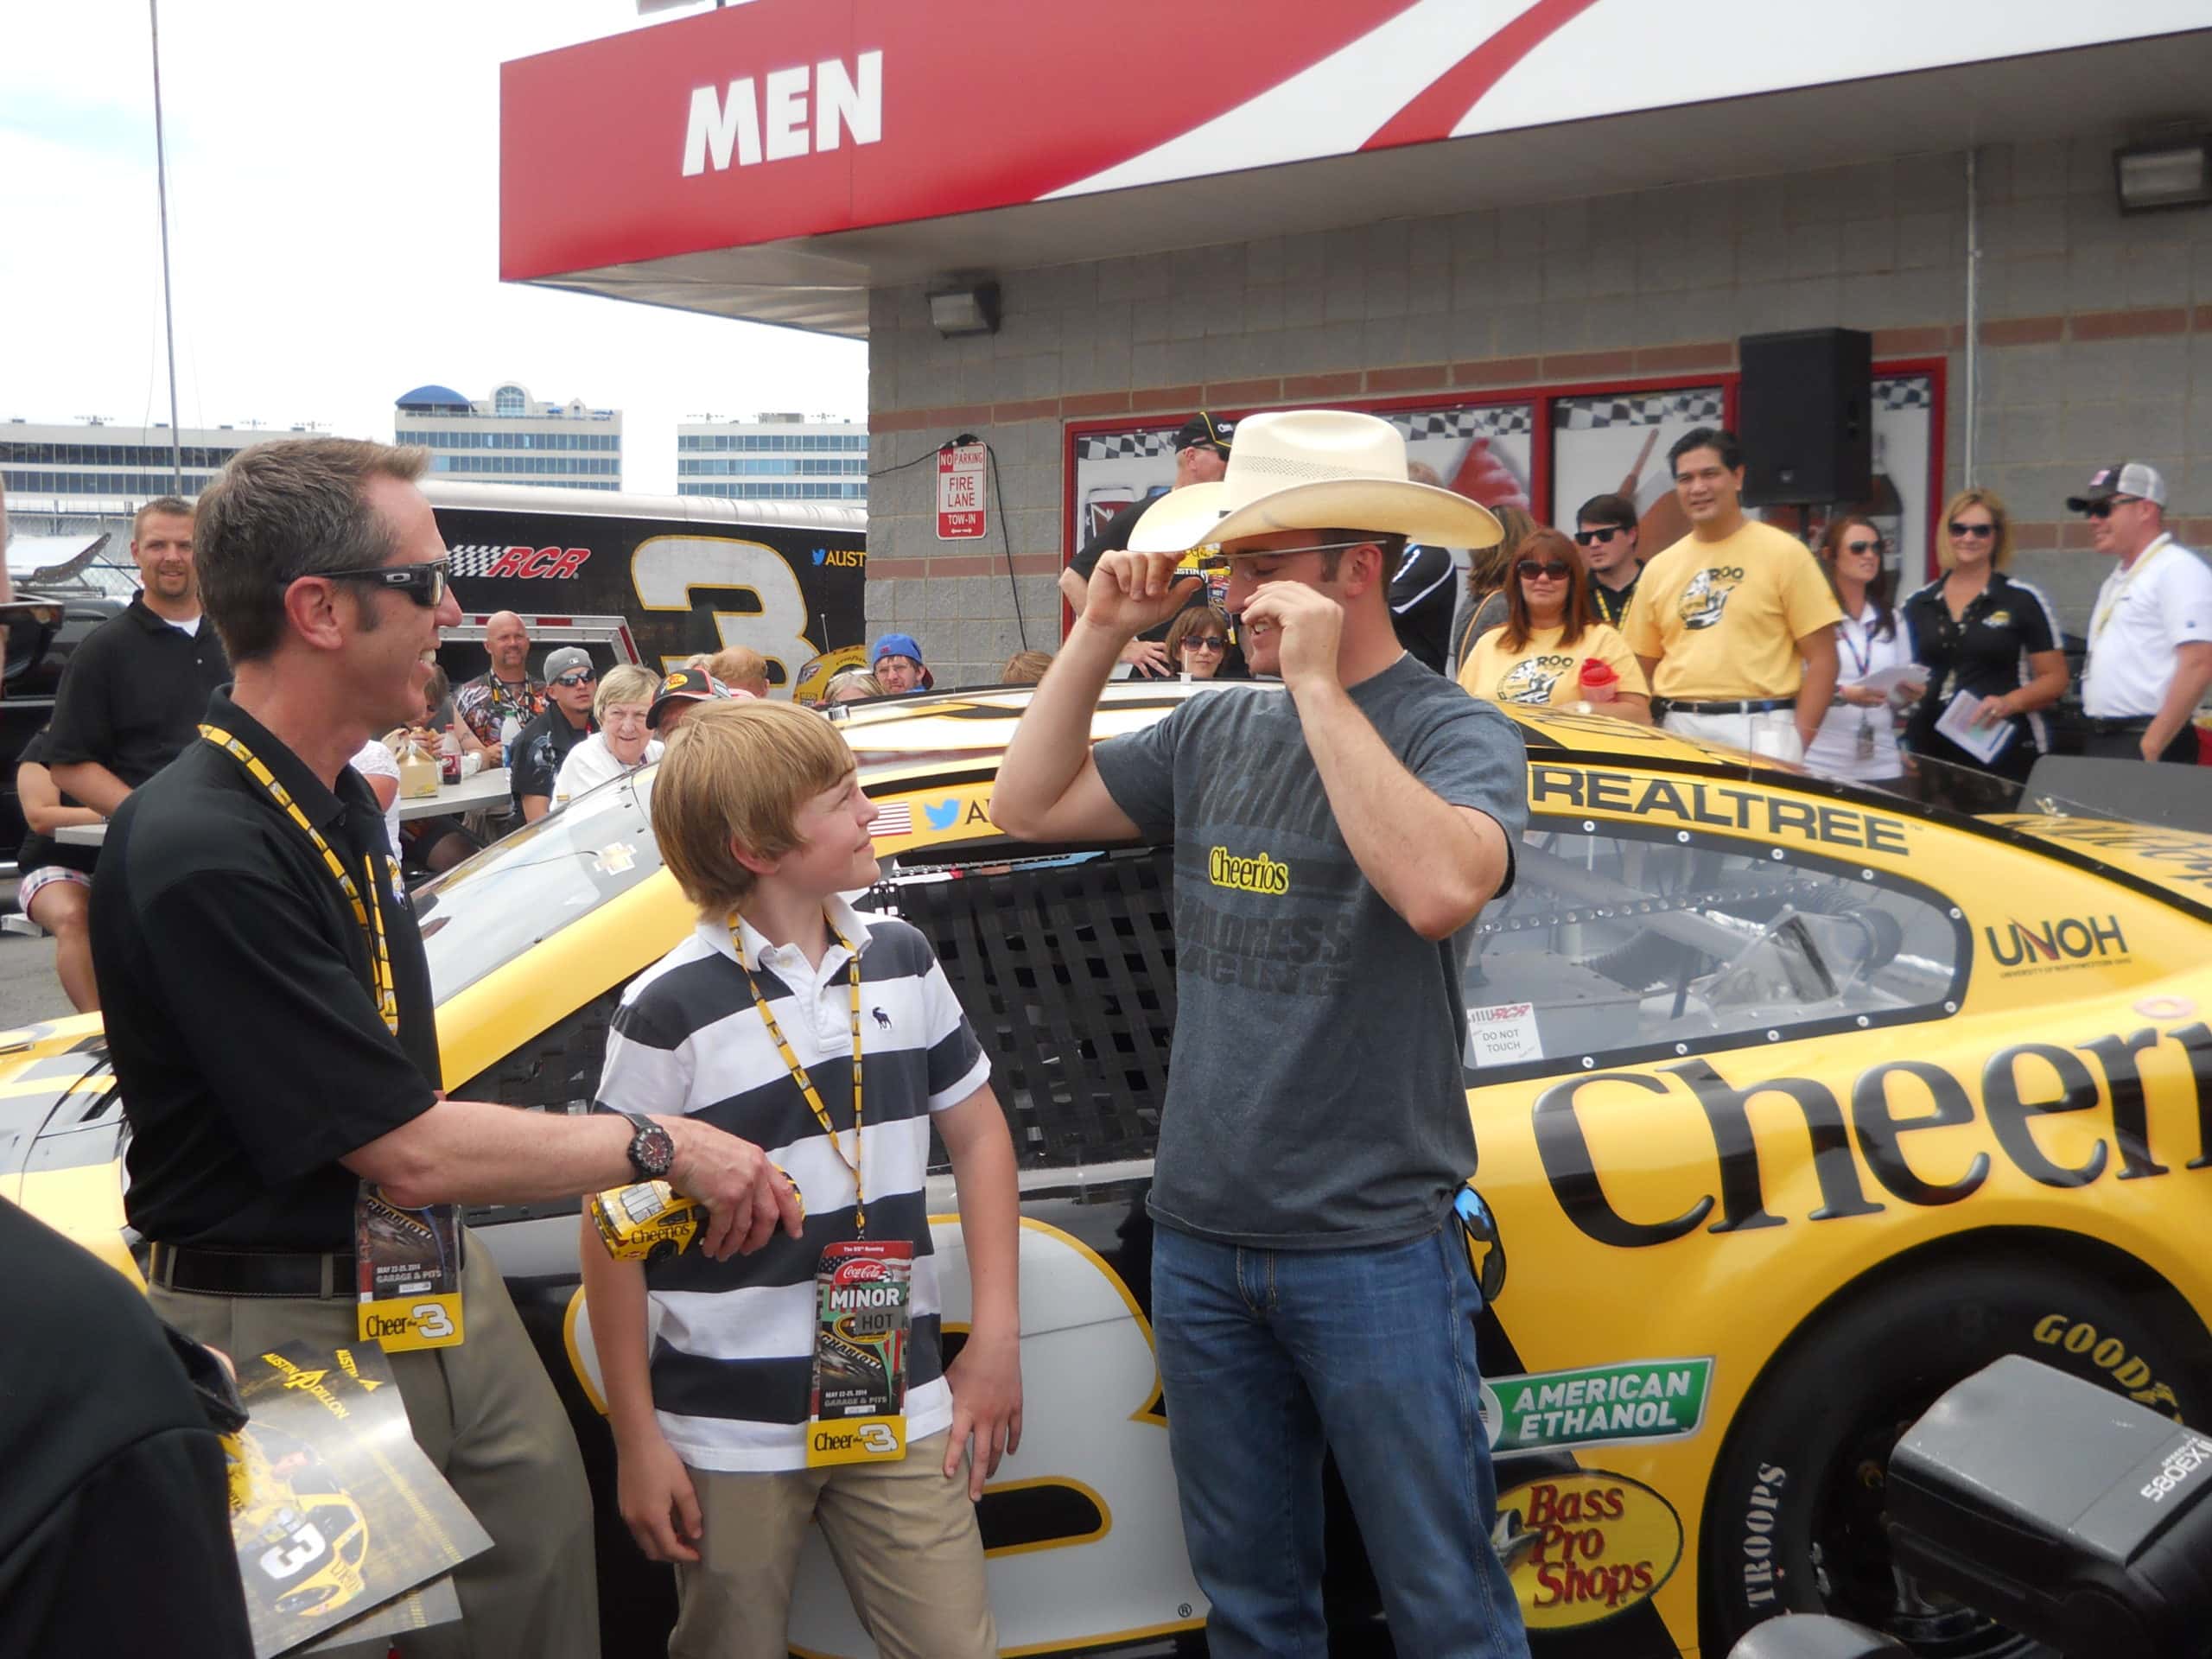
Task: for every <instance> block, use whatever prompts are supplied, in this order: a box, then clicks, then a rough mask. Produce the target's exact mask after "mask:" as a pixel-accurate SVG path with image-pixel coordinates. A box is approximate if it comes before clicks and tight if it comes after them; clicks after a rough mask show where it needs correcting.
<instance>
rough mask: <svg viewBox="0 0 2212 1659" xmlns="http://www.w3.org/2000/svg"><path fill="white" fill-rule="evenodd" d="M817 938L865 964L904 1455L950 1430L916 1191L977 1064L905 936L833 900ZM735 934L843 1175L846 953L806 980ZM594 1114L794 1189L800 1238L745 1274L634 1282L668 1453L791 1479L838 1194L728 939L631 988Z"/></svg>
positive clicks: (677, 1263)
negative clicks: (724, 1137)
mask: <svg viewBox="0 0 2212 1659" xmlns="http://www.w3.org/2000/svg"><path fill="white" fill-rule="evenodd" d="M829 919H830V921H831V923H832V924H833V925H835V926H836V929H837V930H838V931H840V932H842V934H843V935H844V936H845V937H846V938H849V939H852V940H854V941H855V944H857V945H858V947H859V949H860V955H861V1053H862V1057H863V1059H864V1061H865V1067H864V1087H865V1089H866V1091H867V1092H866V1096H865V1108H866V1115H867V1123H866V1127H865V1128H864V1131H863V1134H864V1135H865V1146H864V1147H863V1151H862V1156H861V1176H862V1179H864V1180H865V1181H866V1183H867V1194H868V1236H869V1237H870V1238H881V1239H902V1238H903V1239H908V1240H911V1241H912V1243H913V1245H914V1277H913V1290H912V1296H913V1300H912V1311H913V1336H912V1343H911V1344H910V1346H909V1348H908V1362H907V1371H906V1381H907V1389H906V1421H907V1435H908V1438H909V1440H910V1441H911V1440H920V1439H922V1438H923V1437H924V1436H925V1435H929V1434H934V1433H937V1432H938V1430H940V1429H943V1428H945V1427H950V1424H951V1421H952V1395H951V1391H950V1389H949V1388H948V1387H947V1386H946V1384H945V1382H944V1362H943V1358H942V1355H941V1352H940V1350H939V1346H938V1314H939V1309H940V1306H941V1302H940V1300H939V1296H938V1281H937V1264H936V1262H934V1261H933V1260H932V1259H931V1247H930V1225H929V1213H928V1204H927V1200H926V1198H925V1192H924V1182H925V1176H926V1173H927V1169H928V1163H929V1142H930V1130H929V1116H928V1115H929V1114H930V1113H931V1112H934V1111H942V1110H944V1109H945V1108H946V1107H948V1106H956V1105H957V1104H959V1103H961V1102H962V1101H963V1100H965V1099H967V1098H968V1097H969V1096H970V1095H972V1094H974V1093H975V1092H976V1090H977V1089H979V1088H981V1087H982V1085H983V1084H985V1083H987V1082H988V1081H989V1078H990V1062H989V1060H988V1058H986V1057H985V1056H984V1053H983V1051H982V1045H981V1044H980V1043H978V1042H977V1041H976V1033H975V1032H974V1031H973V1030H972V1029H971V1028H970V1027H969V1024H968V1020H967V1017H966V1016H965V1015H964V1014H963V1013H962V1012H961V1008H960V1004H959V1002H958V1001H957V999H956V998H955V997H954V996H953V994H952V987H951V986H950V984H949V983H947V982H946V980H945V977H944V969H942V968H940V967H939V966H938V962H937V958H936V957H935V955H934V954H933V953H932V952H931V950H930V947H929V943H928V941H927V940H925V938H923V937H922V936H921V934H920V933H918V931H915V929H914V928H913V927H912V925H909V924H907V923H906V922H902V921H899V920H896V919H894V918H889V917H882V916H863V915H861V913H860V912H856V911H855V910H853V909H852V908H851V907H850V906H847V905H845V904H844V903H843V902H842V900H832V901H831V904H830V906H829ZM744 933H745V947H746V950H747V954H748V955H749V956H750V957H751V958H752V960H753V964H754V967H753V973H754V976H755V977H756V978H757V979H758V981H759V982H760V994H761V995H762V996H763V997H765V998H766V1000H767V1002H768V1006H769V1008H770V1009H771V1011H772V1012H773V1014H775V1016H776V1022H777V1023H778V1024H779V1025H780V1026H781V1027H783V1030H784V1034H785V1037H787V1038H789V1039H790V1040H791V1048H792V1051H793V1052H795V1053H796V1054H797V1055H798V1059H799V1064H800V1065H804V1067H806V1069H807V1071H808V1072H809V1073H810V1075H811V1076H812V1077H813V1079H814V1086H815V1088H816V1089H817V1090H818V1091H819V1092H820V1094H821V1096H822V1102H823V1106H824V1107H825V1108H826V1109H828V1111H829V1116H830V1121H831V1122H834V1123H835V1124H836V1126H837V1129H838V1134H839V1138H840V1139H841V1140H842V1142H843V1144H844V1147H845V1150H846V1153H847V1154H848V1155H850V1154H851V1152H852V1148H853V1133H852V1100H853V1082H852V1077H853V1073H852V1023H851V1022H852V999H851V993H850V992H849V989H848V988H847V984H846V976H845V963H846V959H847V958H846V953H845V952H844V950H842V948H840V947H839V946H838V945H837V944H835V943H834V942H833V943H832V944H831V945H830V947H829V950H828V952H827V953H825V954H824V955H823V958H822V965H821V967H820V968H819V969H813V968H810V967H809V966H808V964H807V961H806V958H805V957H804V955H803V954H802V953H801V952H800V951H798V950H797V949H795V948H791V947H785V946H776V945H772V944H769V943H768V942H767V941H766V939H764V938H761V936H760V934H759V933H758V932H757V931H754V930H753V927H752V926H751V925H746V926H745V929H744ZM597 1104H598V1105H599V1106H600V1107H601V1109H609V1110H617V1111H626V1112H658V1113H664V1114H673V1113H677V1112H682V1113H685V1114H687V1115H689V1116H694V1117H699V1118H703V1119H705V1120H706V1121H707V1122H709V1123H712V1124H714V1125H715V1127H716V1128H722V1129H727V1130H728V1131H729V1132H730V1133H731V1134H732V1135H741V1136H743V1137H744V1138H745V1139H746V1140H747V1141H753V1142H754V1143H755V1144H757V1145H759V1146H760V1147H762V1148H764V1149H765V1150H766V1152H767V1154H768V1155H769V1156H770V1157H771V1158H772V1159H774V1160H775V1161H776V1162H777V1163H778V1164H779V1165H781V1166H783V1168H784V1169H785V1171H786V1172H787V1173H789V1174H790V1175H791V1177H792V1179H795V1180H796V1181H798V1185H799V1190H800V1192H802V1193H803V1194H804V1197H805V1199H806V1233H805V1236H804V1238H802V1239H793V1238H791V1236H789V1235H788V1234H786V1233H784V1232H782V1231H780V1230H779V1232H777V1233H776V1234H775V1236H773V1237H772V1238H771V1239H770V1240H769V1242H768V1243H766V1245H764V1246H762V1247H761V1248H760V1249H758V1250H756V1251H754V1252H753V1254H752V1255H738V1256H733V1257H731V1258H730V1259H729V1260H728V1261H727V1262H710V1261H709V1260H708V1259H707V1258H706V1256H705V1255H703V1254H702V1252H700V1251H699V1250H698V1249H691V1250H689V1251H687V1252H685V1253H684V1254H683V1255H679V1256H677V1257H675V1258H673V1259H672V1260H671V1261H667V1262H661V1263H658V1265H655V1266H653V1267H652V1268H648V1269H647V1270H646V1280H645V1282H646V1287H647V1290H648V1293H649V1299H650V1301H651V1304H652V1324H653V1325H654V1328H655V1334H654V1338H653V1343H652V1393H653V1405H654V1408H655V1409H656V1411H657V1413H658V1416H659V1419H660V1427H661V1432H662V1433H664V1435H666V1436H667V1438H668V1442H669V1444H670V1445H671V1446H673V1447H674V1448H675V1449H676V1452H677V1455H678V1456H679V1457H681V1458H682V1459H683V1461H684V1462H685V1463H687V1464H689V1465H691V1466H692V1467H693V1468H696V1469H710V1470H725V1471H763V1470H778V1469H798V1468H803V1467H804V1466H805V1463H806V1450H805V1436H804V1427H805V1422H806V1415H807V1408H808V1404H809V1394H810V1385H811V1381H812V1375H813V1373H812V1365H813V1353H814V1346H813V1344H814V1273H815V1268H816V1266H817V1262H819V1260H820V1258H821V1255H822V1251H823V1247H824V1246H825V1245H828V1244H831V1243H837V1242H840V1241H842V1240H845V1239H849V1238H851V1237H852V1236H854V1233H853V1200H854V1191H853V1176H852V1173H851V1171H850V1170H849V1169H848V1168H847V1167H846V1166H845V1165H844V1163H843V1162H842V1161H841V1160H839V1158H838V1156H837V1154H836V1152H835V1151H833V1150H832V1149H831V1147H830V1145H829V1136H828V1135H825V1134H823V1131H822V1127H821V1125H820V1124H819V1123H818V1122H817V1121H816V1119H815V1116H814V1114H813V1112H812V1111H811V1110H810V1109H809V1108H808V1106H807V1103H806V1099H805V1096H804V1095H802V1094H801V1093H800V1092H799V1090H798V1084H795V1083H794V1082H792V1080H791V1071H790V1070H789V1069H788V1068H787V1067H786V1066H785V1064H784V1061H783V1057H782V1056H781V1055H780V1054H779V1052H777V1049H776V1045H775V1043H774V1042H773V1040H772V1039H771V1038H770V1037H769V1035H768V1032H767V1028H766V1024H765V1023H764V1022H763V1021H762V1020H761V1018H760V1010H759V1009H758V1008H756V1007H754V1006H753V994H752V992H751V990H750V989H749V988H747V984H746V982H745V975H744V973H743V972H742V971H741V969H739V967H738V965H737V957H736V953H735V951H734V950H733V949H732V948H731V944H730V939H729V933H728V930H727V929H726V928H723V927H722V926H721V925H719V924H716V923H711V922H706V921H702V922H701V923H700V925H699V926H698V928H697V930H696V931H695V932H694V933H693V935H692V936H691V937H690V938H688V939H686V940H685V941H684V942H683V944H679V945H678V946H677V948H676V949H675V950H671V951H670V952H669V953H668V955H666V956H665V957H662V958H661V959H660V961H658V963H654V964H653V965H652V967H651V968H648V969H645V972H644V973H642V974H640V975H639V976H638V977H637V978H636V979H635V980H634V981H632V982H631V985H630V988H629V989H628V990H627V991H626V993H625V994H624V995H623V998H622V1005H621V1007H620V1009H618V1010H617V1011H616V1013H615V1015H614V1020H613V1029H612V1031H611V1032H610V1033H609V1035H608V1037H607V1065H606V1069H605V1071H603V1072H602V1073H601V1077H600V1084H599V1094H598V1098H597Z"/></svg>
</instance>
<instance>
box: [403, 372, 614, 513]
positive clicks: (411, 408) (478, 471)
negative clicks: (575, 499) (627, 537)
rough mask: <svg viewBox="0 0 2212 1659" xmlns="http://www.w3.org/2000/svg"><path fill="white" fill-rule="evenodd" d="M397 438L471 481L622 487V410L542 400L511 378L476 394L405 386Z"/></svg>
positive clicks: (440, 473)
mask: <svg viewBox="0 0 2212 1659" xmlns="http://www.w3.org/2000/svg"><path fill="white" fill-rule="evenodd" d="M392 430H393V434H394V440H395V442H399V443H416V444H420V445H422V446H423V448H426V449H428V450H429V452H430V476H431V477H433V478H453V479H459V480H463V481H465V482H467V483H471V484H556V485H560V486H563V487H564V488H568V489H572V490H619V489H620V488H621V487H622V411H621V410H619V409H593V408H591V407H589V406H588V404H585V403H584V402H583V401H582V399H580V398H572V399H570V400H569V402H568V403H565V404H543V403H540V402H538V400H537V398H535V397H531V395H530V388H529V387H527V386H524V385H518V383H516V382H514V381H512V380H510V381H508V382H506V383H505V384H504V385H501V386H499V388H498V389H497V390H496V391H493V394H492V395H491V396H490V397H484V398H478V399H474V400H471V399H469V398H467V397H463V396H462V395H461V393H460V392H457V391H454V390H453V388H452V387H450V386H439V385H425V386H417V387H416V388H415V390H414V391H409V392H404V393H402V394H401V395H400V397H399V398H398V399H397V404H396V406H395V410H394V413H393V415H392Z"/></svg>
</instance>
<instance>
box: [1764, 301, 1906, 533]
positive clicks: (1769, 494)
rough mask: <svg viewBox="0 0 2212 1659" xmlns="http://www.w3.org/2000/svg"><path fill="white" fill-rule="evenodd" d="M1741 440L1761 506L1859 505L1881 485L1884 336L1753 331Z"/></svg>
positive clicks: (1839, 330)
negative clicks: (1876, 408)
mask: <svg viewBox="0 0 2212 1659" xmlns="http://www.w3.org/2000/svg"><path fill="white" fill-rule="evenodd" d="M1736 349H1737V354H1738V361H1739V362H1740V363H1741V364H1742V365H1743V375H1742V378H1741V380H1740V381H1739V382H1738V385H1737V391H1736V435H1737V437H1738V438H1739V439H1740V440H1742V442H1743V445H1744V500H1745V503H1746V504H1747V505H1751V506H1760V507H1764V506H1824V505H1829V504H1831V503H1834V502H1840V501H1857V500H1859V499H1862V498H1864V497H1865V496H1866V493H1867V492H1868V490H1870V489H1871V488H1872V486H1873V474H1874V416H1873V380H1874V337H1873V336H1872V334H1866V333H1864V332H1862V331H1861V330H1859V329H1856V328H1800V329H1795V330H1792V331H1790V332H1789V333H1787V334H1745V336H1744V337H1743V338H1742V339H1741V340H1738V342H1737V347H1736Z"/></svg>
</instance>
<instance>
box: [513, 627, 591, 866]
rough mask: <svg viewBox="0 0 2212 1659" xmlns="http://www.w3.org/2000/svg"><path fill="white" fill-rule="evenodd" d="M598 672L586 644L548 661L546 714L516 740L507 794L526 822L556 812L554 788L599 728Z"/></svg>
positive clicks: (563, 650)
mask: <svg viewBox="0 0 2212 1659" xmlns="http://www.w3.org/2000/svg"><path fill="white" fill-rule="evenodd" d="M598 693H599V671H598V670H597V669H595V668H594V667H593V666H592V664H591V653H590V652H588V651H586V650H585V649H584V648H583V647H582V645H563V646H562V647H561V649H560V650H558V651H556V652H551V653H550V654H549V655H548V656H547V658H545V712H544V713H543V714H542V715H538V717H537V719H536V720H533V721H531V722H530V724H529V725H527V726H525V727H524V728H522V734H521V735H520V736H519V737H518V738H516V739H515V749H514V760H513V764H512V769H511V770H510V771H509V772H508V773H507V791H508V793H509V794H510V795H512V797H513V798H514V810H516V811H518V812H519V813H520V814H522V820H523V822H524V823H537V821H538V820H539V819H540V818H542V817H544V816H545V815H546V814H547V813H548V812H550V811H551V810H553V785H554V783H555V780H556V779H558V778H559V777H560V775H561V763H562V762H563V760H567V759H568V758H569V750H570V749H573V748H575V747H576V745H577V744H579V743H581V742H582V741H584V739H586V738H588V737H589V736H590V735H591V734H593V733H594V732H595V731H597V730H598V729H599V723H598V722H597V721H594V720H593V719H592V717H591V704H592V699H593V698H594V696H597V695H598Z"/></svg>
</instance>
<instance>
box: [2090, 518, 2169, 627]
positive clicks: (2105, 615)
mask: <svg viewBox="0 0 2212 1659" xmlns="http://www.w3.org/2000/svg"><path fill="white" fill-rule="evenodd" d="M2170 545H2171V540H2170V538H2169V537H2164V536H2161V537H2158V540H2157V541H2155V542H2153V543H2151V545H2150V546H2149V547H2147V548H2145V550H2143V551H2142V553H2141V554H2140V555H2139V556H2137V558H2136V561H2135V568H2134V569H2132V570H2130V571H2129V572H2128V573H2127V574H2126V575H2123V576H2120V583H2119V585H2118V586H2117V587H2115V588H2113V590H2112V597H2111V598H2110V599H2109V600H2107V601H2105V602H2104V603H2103V604H2101V605H2100V606H2098V607H2097V613H2096V615H2095V616H2094V617H2093V618H2091V619H2090V621H2089V643H2090V644H2091V645H2095V644H2096V643H2097V639H2098V636H2099V635H2101V634H2102V633H2103V632H2104V631H2105V624H2106V623H2107V622H2109V621H2111V620H2112V613H2113V612H2114V611H2116V610H2118V609H2119V608H2120V601H2121V600H2123V599H2126V597H2127V590H2128V589H2129V588H2131V587H2133V585H2134V583H2135V578H2136V577H2138V576H2139V575H2142V574H2143V573H2144V572H2145V570H2147V569H2150V568H2151V561H2152V560H2153V559H2155V558H2157V557H2158V555H2159V554H2161V553H2163V552H2164V551H2165V550H2166V549H2167V548H2168V547H2169V546H2170ZM2113 574H2114V575H2119V573H2118V572H2117V571H2115V572H2114V573H2113Z"/></svg>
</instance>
